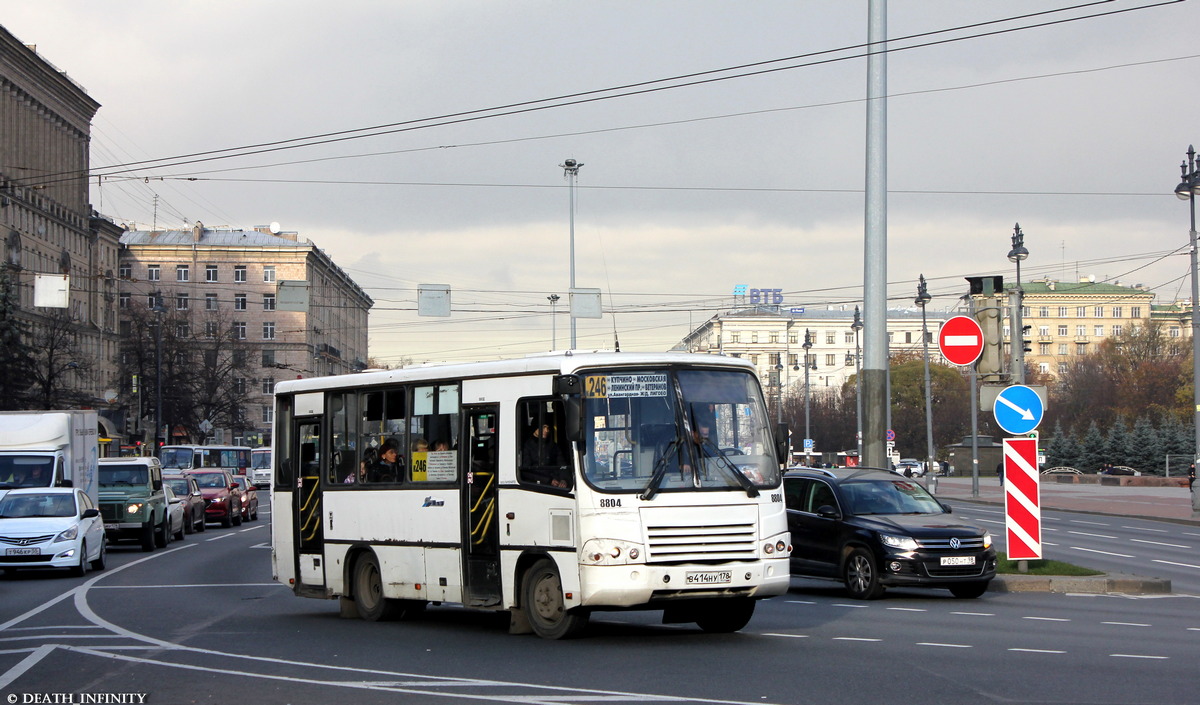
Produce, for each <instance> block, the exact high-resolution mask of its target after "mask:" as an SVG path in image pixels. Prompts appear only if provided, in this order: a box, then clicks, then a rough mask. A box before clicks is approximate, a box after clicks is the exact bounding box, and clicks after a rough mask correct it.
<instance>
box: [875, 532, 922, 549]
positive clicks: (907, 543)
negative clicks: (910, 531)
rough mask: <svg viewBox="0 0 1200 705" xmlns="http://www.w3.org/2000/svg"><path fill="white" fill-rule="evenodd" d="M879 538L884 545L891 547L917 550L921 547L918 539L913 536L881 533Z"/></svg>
mask: <svg viewBox="0 0 1200 705" xmlns="http://www.w3.org/2000/svg"><path fill="white" fill-rule="evenodd" d="M879 540H880V541H882V542H883V545H884V546H887V547H889V548H898V549H900V550H901V551H915V550H917V549H918V548H920V547H919V546H918V545H917V540H916V539H914V538H913V537H911V536H893V535H892V534H880V535H879Z"/></svg>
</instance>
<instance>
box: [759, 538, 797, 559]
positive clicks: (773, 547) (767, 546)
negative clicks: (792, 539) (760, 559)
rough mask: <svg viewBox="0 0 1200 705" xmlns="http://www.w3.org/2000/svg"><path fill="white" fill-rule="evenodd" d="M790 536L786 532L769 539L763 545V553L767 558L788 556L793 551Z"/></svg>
mask: <svg viewBox="0 0 1200 705" xmlns="http://www.w3.org/2000/svg"><path fill="white" fill-rule="evenodd" d="M788 538H789V537H788V536H787V535H786V534H781V535H779V536H773V537H771V538H769V539H767V541H766V542H765V543H764V544H763V546H762V552H763V555H764V556H766V557H767V558H786V557H787V556H788V555H789V554H791V552H792V547H791V544H789V543H788V541H787V540H788Z"/></svg>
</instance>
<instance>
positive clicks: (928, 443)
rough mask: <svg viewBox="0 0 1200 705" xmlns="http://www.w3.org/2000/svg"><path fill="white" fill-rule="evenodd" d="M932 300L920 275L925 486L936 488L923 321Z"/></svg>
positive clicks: (926, 336) (927, 340)
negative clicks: (926, 307)
mask: <svg viewBox="0 0 1200 705" xmlns="http://www.w3.org/2000/svg"><path fill="white" fill-rule="evenodd" d="M932 300H933V297H932V296H930V295H929V289H928V288H927V287H926V286H925V275H924V274H922V275H921V279H920V282H919V283H918V284H917V298H916V301H915V302H914V303H916V304H917V305H918V306H920V307H921V350H922V353H923V357H924V358H925V477H926V484H927V485H929V486H930V487H933V488H936V487H937V472H936V470H934V468H935V467H936V466H935V463H936V462H937V460H936V459H935V458H934V455H933V395H932V394H931V393H930V384H929V325H928V323H927V322H926V319H925V305H926V304H928V303H929V302H930V301H932Z"/></svg>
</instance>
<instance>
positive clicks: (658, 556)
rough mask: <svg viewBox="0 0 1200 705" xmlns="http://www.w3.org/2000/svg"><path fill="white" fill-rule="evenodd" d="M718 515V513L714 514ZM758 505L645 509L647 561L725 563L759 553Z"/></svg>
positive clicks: (755, 556) (748, 557)
mask: <svg viewBox="0 0 1200 705" xmlns="http://www.w3.org/2000/svg"><path fill="white" fill-rule="evenodd" d="M714 515H719V516H714ZM757 518H758V512H757V508H755V507H750V508H749V511H748V510H747V508H745V507H720V508H715V507H710V508H707V509H705V510H703V511H694V510H690V509H684V510H678V509H671V508H664V509H663V510H662V511H657V510H654V511H650V510H644V511H643V520H644V521H645V526H646V549H647V550H646V553H647V555H646V562H647V563H693V562H696V563H724V562H727V561H747V560H754V559H755V558H757V557H758V547H757V537H758V525H757V522H756V519H757Z"/></svg>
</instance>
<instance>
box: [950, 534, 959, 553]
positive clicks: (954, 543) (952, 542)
mask: <svg viewBox="0 0 1200 705" xmlns="http://www.w3.org/2000/svg"><path fill="white" fill-rule="evenodd" d="M950 548H953V549H954V550H955V551H957V550H958V549H960V548H962V541H960V540H959V539H958V537H957V536H956V537H954V538H952V539H950Z"/></svg>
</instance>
